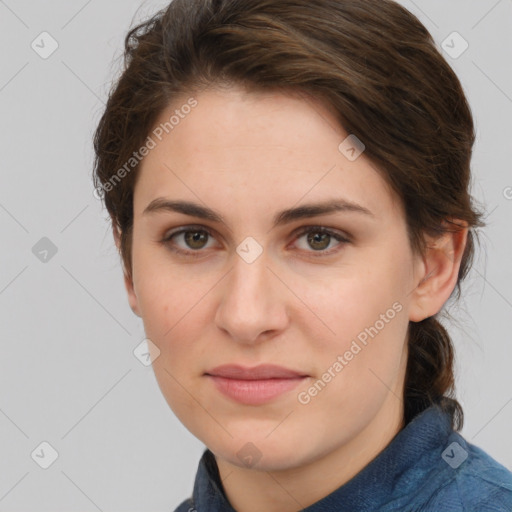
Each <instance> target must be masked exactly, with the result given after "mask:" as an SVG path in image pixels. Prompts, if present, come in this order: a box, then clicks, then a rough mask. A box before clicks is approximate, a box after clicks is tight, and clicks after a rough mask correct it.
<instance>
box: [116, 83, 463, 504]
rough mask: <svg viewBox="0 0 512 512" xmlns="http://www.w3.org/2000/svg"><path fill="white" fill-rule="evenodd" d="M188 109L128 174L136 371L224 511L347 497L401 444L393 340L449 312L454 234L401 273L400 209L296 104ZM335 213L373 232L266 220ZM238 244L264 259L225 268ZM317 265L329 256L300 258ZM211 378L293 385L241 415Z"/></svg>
mask: <svg viewBox="0 0 512 512" xmlns="http://www.w3.org/2000/svg"><path fill="white" fill-rule="evenodd" d="M194 98H195V99H196V100H197V102H198V104H197V106H196V107H195V108H194V109H193V110H192V111H191V113H190V114H188V115H187V116H186V117H185V118H184V119H180V123H179V124H178V125H177V126H175V127H174V129H173V130H172V131H170V132H169V134H166V135H165V136H164V137H163V138H162V141H161V142H158V144H157V145H156V147H155V148H154V149H152V150H151V151H150V152H149V154H148V155H147V156H146V157H145V159H144V160H143V162H142V164H141V168H140V169H139V172H140V174H139V175H138V179H137V183H136V187H135V195H134V232H133V246H132V251H133V269H132V270H133V279H132V278H130V276H129V275H127V274H125V285H126V289H127V292H128V298H129V303H130V306H131V308H132V310H133V311H134V312H135V314H137V315H139V316H140V317H141V318H142V319H143V322H144V327H145V331H146V335H147V337H148V338H149V339H150V340H152V342H153V343H154V344H155V345H156V346H157V347H158V349H159V350H160V355H159V357H158V358H157V359H156V360H155V361H154V363H153V367H154V371H155V374H156V377H157V380H158V383H159V386H160V388H161V390H162V393H163V395H164V396H165V398H166V400H167V402H168V404H169V406H170V407H171V409H172V410H173V411H174V413H175V414H176V415H177V417H178V418H179V419H180V421H181V422H182V423H183V424H184V425H185V427H186V428H187V429H189V430H190V432H192V434H194V435H195V436H196V437H197V438H198V439H200V440H201V441H202V442H203V443H204V444H205V445H206V446H208V448H210V450H212V452H213V453H214V454H215V456H216V460H217V464H218V466H219V471H220V475H221V478H222V480H223V486H224V489H225V492H226V494H227V496H228V498H229V500H230V502H231V504H232V505H233V507H234V508H235V509H236V510H238V511H241V512H256V511H261V510H267V511H270V512H272V511H280V512H287V511H290V512H291V511H297V510H300V509H302V508H305V507H307V506H309V505H311V504H312V503H314V502H316V501H318V500H319V499H321V498H322V497H324V496H326V495H328V494H329V493H331V492H332V491H334V490H335V489H336V488H338V487H339V486H341V485H342V484H344V483H345V482H347V481H348V480H349V479H350V478H352V477H353V476H354V475H355V474H356V473H357V472H359V471H360V470H361V469H362V468H363V467H364V466H366V465H367V464H368V463H369V462H370V461H371V460H372V459H373V458H375V456H376V455H377V454H378V453H379V452H381V451H382V450H383V449H384V448H385V447H386V445H387V444H389V442H390V441H391V440H392V438H393V437H394V436H395V435H396V434H397V432H398V431H399V430H400V429H401V428H402V427H403V419H402V418H403V403H402V392H403V382H404V377H405V369H406V361H407V327H408V323H409V321H419V320H422V319H423V318H426V317H428V316H431V315H433V314H435V313H437V312H438V311H439V310H440V309H441V307H442V305H443V304H444V303H445V302H446V300H447V299H448V298H449V296H450V294H451V292H452V290H453V288H454V286H455V284H456V280H457V273H458V268H459V265H460V257H461V255H462V252H463V249H464V246H465V243H466V236H467V231H466V230H465V229H461V230H460V231H459V232H458V233H456V234H448V235H445V236H443V237H441V238H440V239H438V240H431V241H430V242H431V243H430V245H431V248H430V250H429V251H428V253H427V255H426V256H424V257H420V256H418V255H414V254H413V253H412V251H411V248H410V246H409V242H408V238H407V232H406V224H405V217H404V212H403V209H402V206H401V203H400V201H399V200H398V198H397V197H396V196H395V195H394V193H393V192H392V191H391V189H389V188H388V186H387V185H386V183H385V182H384V180H383V179H382V178H381V176H380V175H379V174H378V172H377V171H376V169H375V167H374V165H373V164H372V163H371V162H370V161H369V160H368V159H367V158H366V156H365V154H364V153H363V154H362V155H361V156H360V157H359V158H358V159H357V160H355V161H353V162H351V161H349V160H348V159H347V158H346V157H345V156H344V155H343V154H342V153H341V152H340V151H339V149H338V146H339V145H340V143H341V142H342V141H343V140H344V139H345V138H346V137H347V136H348V135H349V134H347V133H346V132H345V131H344V130H343V129H342V128H341V127H340V126H339V124H338V123H337V120H336V118H335V117H334V116H333V114H332V109H329V108H328V107H327V106H325V105H323V104H322V103H320V102H319V101H317V100H314V99H313V98H310V97H307V96H305V95H297V94H286V95H284V94H283V93H277V92H276V93H265V94H261V93H253V92H246V91H244V90H242V89H238V88H227V89H217V90H214V89H210V90H207V91H203V92H201V93H199V94H197V95H195V96H194ZM187 99H188V98H184V99H183V101H182V103H179V102H175V103H174V104H173V105H172V107H171V106H170V107H169V109H168V110H166V111H165V112H162V115H161V118H160V119H159V121H158V122H157V124H160V122H165V121H166V120H168V119H169V117H170V115H172V113H173V112H174V111H175V109H176V108H177V107H178V108H179V105H180V104H185V103H186V101H187ZM157 197H164V198H167V199H172V200H186V201H193V202H196V203H199V204H201V205H202V206H205V205H206V206H208V207H210V208H212V209H214V210H216V211H218V212H219V213H220V214H221V215H222V216H223V218H224V220H225V223H220V222H214V221H209V220H204V219H200V218H196V217H191V216H188V215H185V214H182V213H176V212H170V211H167V212H153V213H149V214H143V211H144V209H145V208H146V207H147V205H148V204H149V203H150V202H151V201H152V200H154V199H155V198H157ZM339 198H343V199H345V200H349V201H352V202H355V203H358V204H359V205H362V206H364V207H365V208H367V209H368V210H370V211H371V212H372V214H373V215H364V214H361V213H358V212H349V211H344V212H337V213H334V214H329V215H321V216H318V217H314V218H306V219H301V220H296V221H293V222H291V223H290V224H288V225H283V226H279V227H273V222H272V221H273V217H274V215H275V214H276V213H277V212H278V211H281V210H283V209H287V208H292V207H297V206H300V205H303V204H306V203H308V204H309V203H315V202H320V201H324V200H329V199H339ZM197 225H199V228H200V229H207V230H208V231H209V232H210V233H211V236H209V235H205V238H204V239H202V241H201V239H200V240H199V241H196V242H195V243H194V242H190V240H189V243H191V244H192V245H187V241H186V239H185V237H184V235H183V234H182V235H177V236H176V237H174V239H173V240H172V241H169V242H167V244H166V243H163V242H162V240H163V239H164V238H165V236H166V234H167V235H168V234H169V232H170V231H171V230H172V229H175V228H179V227H183V226H196V227H195V229H196V231H197V229H198V226H197ZM304 226H325V227H327V228H330V229H332V230H334V231H335V232H339V233H340V234H341V235H342V236H348V238H349V242H348V243H343V242H338V241H337V240H336V239H335V238H334V237H331V238H330V239H329V237H326V238H321V233H318V234H317V235H316V237H317V238H316V239H317V242H316V245H315V243H314V241H313V242H311V240H310V242H309V243H308V235H307V234H305V235H297V234H296V232H297V231H298V229H299V228H302V227H304ZM191 231H192V233H190V235H193V234H194V232H195V231H194V228H191ZM312 235H313V236H314V235H315V232H313V233H312ZM114 236H115V239H116V243H117V244H118V247H119V236H118V233H117V232H114ZM196 236H197V235H196ZM246 237H253V238H254V239H255V240H256V241H257V243H258V244H259V245H260V246H261V248H262V250H263V252H262V254H261V255H260V256H259V257H258V258H257V259H256V260H255V261H254V262H252V263H247V262H246V261H245V260H244V259H243V258H242V257H240V256H239V254H238V253H237V251H236V249H237V247H238V246H239V245H240V244H241V243H242V242H243V241H244V240H245V239H246ZM329 240H330V242H329ZM171 247H177V248H179V249H182V250H184V251H189V252H191V253H192V252H194V250H195V251H196V253H197V252H198V251H200V253H201V256H200V257H198V258H193V257H192V256H186V255H179V254H176V253H174V252H173V251H172V250H171ZM319 248H320V249H319ZM322 251H323V252H324V253H330V254H328V255H323V256H315V255H318V254H319V253H321V252H322ZM397 303H398V304H399V305H400V306H401V307H400V311H399V312H396V314H395V315H393V318H392V319H389V318H388V322H385V326H384V327H383V328H382V329H380V330H379V331H378V334H377V335H375V336H374V337H373V338H369V339H368V343H367V345H366V346H364V345H362V344H361V343H359V345H361V347H362V349H361V350H360V351H359V352H358V353H357V354H356V355H354V356H353V358H352V359H351V360H350V361H346V362H347V364H346V365H344V367H343V369H342V370H341V371H339V372H334V374H335V377H333V378H332V379H331V380H330V382H328V383H327V384H326V385H325V387H323V389H322V390H321V391H320V392H318V393H317V394H316V395H315V396H311V395H309V396H310V398H311V399H310V401H309V402H308V403H306V404H304V403H300V401H299V400H298V395H299V393H301V392H303V395H302V396H303V397H304V392H307V390H308V389H309V388H310V387H311V386H312V385H313V384H314V383H315V382H317V381H318V380H319V379H321V378H322V375H323V374H325V372H327V371H328V369H329V368H332V367H333V364H334V363H335V362H336V361H337V360H338V359H337V358H338V356H343V355H344V354H345V352H346V351H347V350H349V349H350V346H351V343H352V341H353V340H355V339H357V336H358V334H360V333H361V332H362V331H364V330H365V328H369V327H370V326H375V325H376V321H377V320H379V319H381V318H382V317H381V315H383V314H384V315H385V314H386V311H388V310H389V309H390V308H391V309H393V307H392V305H393V304H395V307H396V304H397ZM379 325H380V324H379ZM226 363H238V364H242V365H245V366H249V367H253V366H256V365H259V364H261V363H273V364H278V365H281V366H285V367H287V368H291V369H294V370H298V371H300V372H301V373H304V374H307V375H308V376H309V377H308V378H307V379H306V380H305V381H304V382H303V383H301V384H300V385H299V386H298V387H297V388H295V389H293V390H292V391H289V392H286V393H285V394H283V395H281V396H279V397H277V398H275V399H273V400H272V401H271V402H268V403H265V404H264V405H258V406H255V405H242V404H239V403H237V402H234V401H232V400H230V399H229V398H227V397H225V396H224V395H222V394H220V393H219V391H217V389H216V388H215V387H214V386H213V385H212V383H211V382H210V379H209V378H208V377H205V375H204V374H205V372H207V371H208V370H211V369H212V368H214V367H215V366H218V365H221V364H226ZM331 373H332V372H331ZM247 443H252V444H253V445H254V447H255V448H256V451H255V450H254V448H252V450H253V453H255V454H256V455H257V456H256V458H255V459H254V461H255V462H254V461H253V465H251V466H250V467H247V465H246V464H244V462H243V460H242V459H241V458H240V457H239V456H238V455H237V453H239V452H240V450H242V453H245V452H244V451H243V450H248V449H249V448H248V447H247Z"/></svg>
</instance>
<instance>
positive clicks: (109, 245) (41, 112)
mask: <svg viewBox="0 0 512 512" xmlns="http://www.w3.org/2000/svg"><path fill="white" fill-rule="evenodd" d="M401 3H402V4H403V5H404V6H405V7H407V8H408V9H409V10H411V11H412V12H413V13H415V14H416V15H417V16H418V17H419V18H420V19H421V21H422V22H423V23H424V24H425V25H426V27H427V28H428V29H429V30H430V31H431V33H432V35H433V36H434V38H435V40H436V42H437V43H438V45H439V46H440V47H442V46H441V45H442V43H443V41H445V40H446V38H447V37H448V36H449V35H450V34H451V33H452V32H454V31H457V32H459V33H460V34H461V35H462V36H463V37H464V39H465V40H467V41H468V43H469V49H468V50H467V51H466V52H465V53H463V54H462V55H461V56H460V57H458V58H456V59H454V58H452V57H450V56H447V60H448V61H449V62H450V63H451V65H452V66H453V68H454V69H455V71H456V72H457V74H458V76H459V77H460V79H461V81H462V83H463V86H464V88H465V90H466V93H467V96H468V99H469V102H470V104H471V106H472V109H473V112H474V116H475V121H476V124H477V130H478V140H477V144H476V147H475V154H474V159H473V172H474V191H473V192H474V195H475V197H476V198H477V199H478V200H479V201H482V202H483V203H484V204H485V205H486V209H487V211H488V212H489V214H490V215H489V217H488V223H489V226H488V228H487V229H486V230H485V232H484V234H483V236H482V241H483V243H484V246H485V248H484V250H482V251H479V255H478V258H477V261H476V265H475V268H474V269H473V270H472V271H471V273H470V275H469V279H468V282H467V285H466V286H465V291H466V293H465V298H464V300H463V301H461V302H460V304H459V305H458V306H455V307H452V308H451V309H450V311H451V312H452V314H453V315H454V316H455V319H456V323H453V324H450V329H451V333H452V334H453V337H454V338H455V343H456V348H457V358H458V359H457V369H458V375H457V385H458V397H459V399H460V400H461V402H462V404H463V406H464V410H465V414H466V423H465V427H464V429H463V431H462V434H463V435H464V436H465V437H466V439H467V440H468V441H470V442H472V443H474V444H477V445H478V446H480V447H481V448H483V449H484V450H486V451H487V452H488V453H489V454H491V455H492V456H493V457H494V458H496V459H497V460H498V461H499V462H501V463H502V464H504V465H505V466H507V467H508V468H512V443H510V436H509V435H507V434H508V433H509V431H510V425H511V424H512V405H511V404H510V402H511V401H512V386H511V382H512V377H511V374H510V361H511V353H512V349H511V343H510V330H511V327H512V323H511V316H512V291H511V289H512V272H511V269H510V265H509V262H510V248H511V241H510V234H511V230H510V224H509V220H510V218H511V215H512V188H509V187H512V174H511V168H510V161H511V158H510V157H511V140H512V126H511V125H512V123H511V119H512V116H511V114H512V73H511V67H510V66H511V64H510V63H511V62H512V55H511V49H512V36H511V34H512V0H500V1H496V0H479V1H472V2H469V1H467V0H457V1H454V0H451V1H449V2H448V1H446V0H428V1H426V0H421V1H420V0H416V1H415V2H413V1H410V0H403V1H402V2H401ZM164 5H166V2H165V1H146V2H144V3H141V1H139V0H129V1H127V0H123V1H121V0H103V1H101V2H100V1H99V0H89V1H85V0H73V1H69V0H68V1H64V0H49V1H46V2H36V1H28V0H5V1H2V0H0V45H1V46H0V48H1V50H0V51H1V65H0V109H1V110H0V112H1V115H0V133H1V143H0V144H1V148H2V153H1V164H0V169H1V170H0V175H1V187H0V226H1V235H2V237H1V240H2V243H1V249H0V315H1V328H2V342H1V356H0V511H12V512H15V511H22V510H23V511H36V510H37V511H43V510H48V511H50V510H51V511H57V510H63V511H64V510H65V511H74V510H77V511H78V510H80V511H89V510H90V511H95V510H104V511H116V510H123V511H128V510H134V511H135V510H138V511H140V510H145V511H150V510H151V511H164V510H174V507H175V506H176V505H177V504H178V503H179V502H181V501H182V500H183V499H184V498H185V497H187V496H188V495H189V494H190V492H191V489H192V484H193V479H194V476H195V472H196V468H197V463H198V461H199V458H200V455H201V453H202V451H203V448H204V447H203V445H202V443H200V442H199V441H198V440H197V439H195V438H194V437H193V436H192V435H191V434H190V433H189V432H188V431H187V430H186V429H185V428H184V427H183V426H182V425H181V423H179V422H178V420H177V419H176V418H175V417H174V415H173V414H172V412H171V411H170V409H169V408H168V406H167V404H166V402H165V400H164V398H163V397H162V395H161V392H160V389H159V388H158V385H157V383H156V380H155V378H154V375H153V372H152V369H151V367H150V366H149V367H145V366H143V365H142V364H141V363H140V362H139V360H137V359H136V358H135V357H134V355H133V352H132V351H133V350H134V348H135V347H137V345H139V343H140V342H141V340H142V339H143V338H144V331H143V326H142V321H141V320H140V319H139V318H138V317H136V316H135V315H133V313H132V312H131V310H130V308H129V306H128V302H127V299H126V295H125V290H124V286H123V282H122V274H121V267H120V265H119V262H118V257H117V253H116V250H115V246H114V244H113V240H112V237H111V233H110V231H109V225H108V222H107V214H106V211H103V210H102V206H101V203H100V201H98V200H97V199H96V198H95V197H94V196H93V194H92V191H93V186H92V181H91V169H92V145H91V138H92V134H93V130H94V128H95V126H96V123H97V122H98V120H99V117H100V115H101V112H102V109H103V106H104V102H105V99H106V94H107V91H108V89H109V86H110V81H111V79H112V77H113V76H114V73H116V72H117V71H118V69H119V66H120V60H119V57H120V55H121V50H122V43H123V38H124V35H125V33H126V31H127V30H128V28H129V26H130V25H131V24H132V22H133V21H134V20H135V21H137V20H140V19H141V18H145V17H146V16H147V15H149V14H152V13H153V12H155V11H156V10H157V9H158V8H160V7H163V6H164ZM134 17H135V18H134ZM43 31H47V32H49V33H50V34H51V36H52V37H53V38H54V39H55V40H56V41H57V42H58V45H59V47H58V49H57V50H56V51H55V52H54V53H53V54H52V55H51V56H50V57H48V58H47V59H43V58H41V57H40V56H39V54H38V53H36V52H35V51H34V50H33V49H32V47H31V43H32V41H34V40H36V42H37V41H40V39H37V38H38V36H39V34H41V32H43ZM448 41H450V39H448ZM39 44H40V46H42V43H39ZM450 44H451V45H452V46H454V47H455V50H456V49H458V48H460V46H459V43H458V42H454V43H453V44H452V43H450ZM45 48H46V49H48V48H49V44H48V40H47V42H46V43H45ZM43 237H47V238H48V239H49V240H51V242H52V243H53V244H54V246H55V247H56V249H57V252H56V254H54V255H52V253H51V252H49V253H48V255H47V256H46V258H47V261H46V262H43V261H41V260H40V259H39V258H40V257H42V256H41V253H39V257H36V256H38V251H37V250H36V249H39V250H41V247H43V248H44V247H47V245H48V241H43V242H40V240H41V239H42V238H43ZM38 243H39V244H42V246H40V245H36V244H38ZM45 244H46V245H45ZM34 246H36V249H34V251H33V247H34ZM34 252H35V253H36V254H34ZM43 441H46V442H48V443H49V444H50V445H51V446H52V447H53V448H54V449H55V450H56V451H57V452H58V458H57V460H56V461H55V462H54V463H53V464H52V465H51V466H50V467H49V468H48V469H42V468H41V467H40V466H39V465H38V464H36V462H35V461H34V460H33V458H32V457H31V454H32V453H33V452H34V450H36V449H39V452H37V450H36V452H37V453H39V455H40V459H39V460H42V459H44V457H49V456H50V452H49V450H48V449H46V451H45V449H44V447H43V452H41V451H40V450H41V448H38V447H39V445H40V443H41V442H43ZM34 458H35V459H36V460H37V457H34Z"/></svg>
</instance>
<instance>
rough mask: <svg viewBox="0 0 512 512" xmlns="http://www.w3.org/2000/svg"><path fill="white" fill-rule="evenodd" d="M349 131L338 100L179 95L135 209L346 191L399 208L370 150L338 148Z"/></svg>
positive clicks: (157, 134)
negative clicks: (163, 201) (163, 200)
mask: <svg viewBox="0 0 512 512" xmlns="http://www.w3.org/2000/svg"><path fill="white" fill-rule="evenodd" d="M190 105H193V107H190ZM349 135H350V134H349V133H347V132H346V131H345V130H344V128H343V127H342V126H341V125H340V123H339V121H338V120H337V118H336V116H335V114H334V113H333V111H332V109H330V108H329V107H328V106H327V105H325V104H323V103H322V102H321V101H319V100H316V99H314V98H312V97H311V96H307V95H305V94H301V93H300V94H284V93H282V92H266V93H259V92H258V93H254V92H247V91H245V90H243V89H238V88H231V89H222V90H207V91H204V92H201V93H198V94H195V95H194V96H193V97H188V96H181V97H180V98H179V99H176V100H175V101H174V102H173V104H172V105H170V106H169V107H168V108H167V109H165V110H164V111H163V112H162V113H161V115H160V116H159V119H158V120H157V122H156V124H155V127H154V129H153V130H152V133H151V134H150V137H151V138H152V139H153V142H154V147H153V149H151V150H150V151H149V153H148V154H147V156H145V157H144V159H143V161H142V163H141V166H140V168H139V171H138V172H139V176H138V179H137V185H136V190H135V213H136V215H137V214H139V215H140V214H141V212H142V210H143V209H144V208H145V206H146V205H147V204H148V203H149V202H150V201H151V200H153V199H155V198H156V197H162V196H168V197H172V198H176V197H179V198H182V199H186V198H187V199H194V200H197V199H198V198H200V199H201V198H204V199H205V202H207V203H211V202H212V201H213V202H214V203H215V204H216V206H222V207H224V208H225V207H226V206H227V205H229V204H230V203H234V202H237V203H239V204H241V205H242V204H244V203H245V204H247V203H249V202H251V203H252V202H260V203H261V204H263V203H265V204H266V205H267V206H270V205H271V204H274V203H276V202H279V204H280V205H286V206H290V205H293V204H295V203H297V202H298V201H300V199H301V198H302V197H304V199H305V200H307V201H306V202H310V201H312V200H316V199H318V200H322V199H325V198H333V197H337V196H340V197H344V198H346V199H348V200H352V201H357V202H359V203H360V204H363V205H364V206H367V207H368V209H370V210H371V211H376V214H379V213H381V214H382V213H384V212H385V211H389V210H392V209H394V208H395V207H397V202H398V201H397V198H396V197H395V195H394V193H393V192H392V190H391V189H390V188H389V187H388V185H387V183H386V182H385V181H384V179H383V178H382V177H381V176H380V174H379V172H378V171H377V169H376V166H375V165H374V164H373V163H372V162H371V161H370V160H369V159H368V158H366V156H365V155H364V152H363V153H362V155H361V156H360V157H359V158H357V159H356V160H351V159H349V158H347V156H346V154H345V153H344V152H343V149H344V146H342V147H341V149H340V144H342V143H344V141H346V140H347V137H349ZM350 140H351V139H349V141H350ZM356 149H358V148H356ZM359 149H360V148H359ZM306 196H307V197H306Z"/></svg>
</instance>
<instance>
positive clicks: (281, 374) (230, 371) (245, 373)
mask: <svg viewBox="0 0 512 512" xmlns="http://www.w3.org/2000/svg"><path fill="white" fill-rule="evenodd" d="M206 375H212V376H216V377H224V378H227V379H239V380H263V379H294V378H295V379H296V378H298V377H307V375H306V374H304V373H302V372H298V371H295V370H290V369H289V368H284V367H283V366H277V365H274V364H261V365H259V366H255V367H253V368H247V367H244V366H241V365H238V364H225V365H222V366H217V367H216V368H213V369H212V370H208V372H206Z"/></svg>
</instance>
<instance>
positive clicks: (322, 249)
mask: <svg viewBox="0 0 512 512" xmlns="http://www.w3.org/2000/svg"><path fill="white" fill-rule="evenodd" d="M182 235H183V240H184V242H185V244H186V245H187V246H188V247H189V249H192V250H187V249H186V248H185V249H183V248H179V247H177V246H176V243H175V242H173V240H175V239H177V238H178V237H181V236H182ZM305 236H307V238H306V243H307V244H308V245H309V247H311V248H312V249H313V251H309V250H308V249H304V250H305V251H306V252H310V253H312V255H313V256H325V255H329V254H331V253H332V252H333V251H332V250H329V251H327V249H328V248H329V246H330V245H331V242H332V240H333V239H334V240H336V241H337V242H338V245H343V244H346V243H350V240H349V239H348V238H347V237H346V236H343V235H342V234H341V233H338V232H337V231H333V230H331V229H328V228H324V227H321V226H312V227H307V228H303V229H302V230H301V231H300V232H299V233H296V234H295V240H300V239H301V238H303V237H305ZM209 237H213V235H212V233H211V232H210V231H209V230H207V229H205V228H202V227H197V228H195V227H193V226H188V227H185V228H180V229H177V230H176V231H173V232H171V233H169V234H168V235H167V236H166V237H165V238H164V239H163V240H162V243H164V244H165V245H167V246H168V247H169V248H170V249H171V250H172V251H174V252H176V253H178V254H183V255H186V256H191V257H199V256H201V249H205V248H207V247H206V243H207V241H208V238H209ZM314 253H318V254H314Z"/></svg>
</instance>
